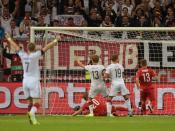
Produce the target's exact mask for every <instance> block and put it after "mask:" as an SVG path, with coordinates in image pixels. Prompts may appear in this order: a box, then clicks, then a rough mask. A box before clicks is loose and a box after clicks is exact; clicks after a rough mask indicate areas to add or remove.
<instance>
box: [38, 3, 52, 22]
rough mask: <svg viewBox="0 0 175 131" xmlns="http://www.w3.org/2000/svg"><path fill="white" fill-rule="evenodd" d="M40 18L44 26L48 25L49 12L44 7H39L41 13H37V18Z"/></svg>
mask: <svg viewBox="0 0 175 131" xmlns="http://www.w3.org/2000/svg"><path fill="white" fill-rule="evenodd" d="M40 16H42V17H43V18H44V23H45V24H46V25H50V17H51V14H49V10H48V9H47V8H46V6H42V7H41V12H39V14H38V16H37V17H40Z"/></svg>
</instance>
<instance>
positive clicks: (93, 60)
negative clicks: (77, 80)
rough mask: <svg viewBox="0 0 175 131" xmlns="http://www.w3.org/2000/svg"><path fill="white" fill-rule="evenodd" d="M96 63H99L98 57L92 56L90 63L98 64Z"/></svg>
mask: <svg viewBox="0 0 175 131" xmlns="http://www.w3.org/2000/svg"><path fill="white" fill-rule="evenodd" d="M98 61H99V56H98V55H93V56H92V62H93V63H98Z"/></svg>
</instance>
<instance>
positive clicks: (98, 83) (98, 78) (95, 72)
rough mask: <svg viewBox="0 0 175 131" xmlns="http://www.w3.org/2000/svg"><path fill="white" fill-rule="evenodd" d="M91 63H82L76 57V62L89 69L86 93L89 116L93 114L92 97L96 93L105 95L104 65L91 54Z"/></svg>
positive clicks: (97, 57) (106, 94)
mask: <svg viewBox="0 0 175 131" xmlns="http://www.w3.org/2000/svg"><path fill="white" fill-rule="evenodd" d="M91 59H92V65H86V66H85V65H84V64H83V63H82V62H80V61H79V59H78V57H77V58H76V61H77V64H78V65H79V66H80V67H82V68H84V69H86V70H87V71H89V73H90V77H91V87H90V91H89V95H88V97H89V98H88V102H87V103H88V106H89V111H90V114H89V116H93V115H94V113H93V102H92V99H93V98H94V97H95V96H96V95H97V94H101V95H103V97H107V96H108V93H107V88H106V85H105V82H104V80H103V75H104V71H105V67H104V66H103V65H100V64H98V62H99V56H97V55H93V56H92V58H91Z"/></svg>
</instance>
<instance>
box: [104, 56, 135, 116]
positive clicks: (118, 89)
mask: <svg viewBox="0 0 175 131" xmlns="http://www.w3.org/2000/svg"><path fill="white" fill-rule="evenodd" d="M111 62H112V63H111V64H110V65H109V66H108V67H107V68H106V72H105V77H106V78H111V88H110V91H109V97H108V99H107V101H108V102H107V112H108V116H112V113H111V110H112V98H113V97H114V96H116V95H117V93H121V95H122V96H123V97H124V99H125V103H126V105H127V107H128V115H129V116H132V109H131V102H130V98H129V96H130V93H129V90H128V89H127V88H126V86H125V83H124V80H123V72H124V68H123V66H122V65H120V64H119V63H118V56H117V55H113V56H112V57H111Z"/></svg>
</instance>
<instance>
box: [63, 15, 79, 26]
mask: <svg viewBox="0 0 175 131" xmlns="http://www.w3.org/2000/svg"><path fill="white" fill-rule="evenodd" d="M65 26H67V27H75V26H77V25H76V24H75V23H74V18H73V17H69V18H68V19H67V22H66V23H65Z"/></svg>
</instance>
